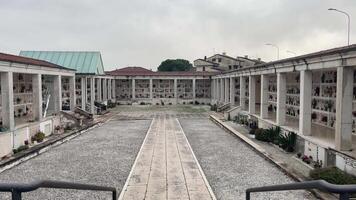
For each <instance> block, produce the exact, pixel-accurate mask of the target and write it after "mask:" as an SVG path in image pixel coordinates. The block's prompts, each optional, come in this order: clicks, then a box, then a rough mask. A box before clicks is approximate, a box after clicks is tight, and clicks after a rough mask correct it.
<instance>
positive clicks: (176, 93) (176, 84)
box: [173, 78, 178, 104]
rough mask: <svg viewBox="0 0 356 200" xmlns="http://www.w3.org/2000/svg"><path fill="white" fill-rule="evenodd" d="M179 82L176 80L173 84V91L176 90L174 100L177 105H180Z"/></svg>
mask: <svg viewBox="0 0 356 200" xmlns="http://www.w3.org/2000/svg"><path fill="white" fill-rule="evenodd" d="M177 87H178V80H177V79H176V78H175V79H174V83H173V90H174V99H175V103H176V104H178V89H177Z"/></svg>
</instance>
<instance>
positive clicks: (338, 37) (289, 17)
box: [0, 0, 356, 70]
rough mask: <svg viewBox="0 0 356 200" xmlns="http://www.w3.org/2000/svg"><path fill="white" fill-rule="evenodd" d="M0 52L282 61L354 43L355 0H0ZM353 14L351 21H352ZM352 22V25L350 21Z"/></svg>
mask: <svg viewBox="0 0 356 200" xmlns="http://www.w3.org/2000/svg"><path fill="white" fill-rule="evenodd" d="M0 2H1V4H0V18H1V20H0V30H1V31H0V48H1V52H5V53H12V54H18V53H19V51H20V50H76V51H93V50H94V51H101V53H102V56H103V61H104V65H105V69H106V70H110V69H115V68H122V67H126V66H142V67H145V68H148V69H156V67H157V66H158V65H159V64H160V63H161V61H163V60H165V59H167V58H172V59H173V58H184V59H188V60H190V61H191V62H192V61H193V60H195V59H197V58H203V57H204V56H205V55H206V56H210V55H213V54H214V53H222V52H226V53H227V54H228V55H230V56H233V57H235V56H244V55H249V56H250V57H253V58H257V57H260V58H262V60H264V61H271V60H275V59H276V50H275V49H274V48H273V47H270V46H266V45H265V44H266V43H273V44H276V45H278V46H279V47H280V57H281V58H286V57H290V56H292V54H290V53H287V52H286V51H287V50H289V51H293V52H296V53H297V55H301V54H305V53H310V52H313V51H318V50H323V49H327V48H333V47H338V46H344V45H346V44H347V23H346V17H345V16H344V15H342V14H340V13H337V12H333V11H328V10H327V9H328V8H329V7H334V8H338V9H340V10H344V11H347V12H348V13H350V15H351V19H352V20H353V21H352V20H351V43H354V42H355V41H356V23H355V22H356V0H268V1H267V0H243V1H242V0H105V1H103V0H60V1H58V0H0ZM352 17H354V18H352ZM353 25H355V26H353Z"/></svg>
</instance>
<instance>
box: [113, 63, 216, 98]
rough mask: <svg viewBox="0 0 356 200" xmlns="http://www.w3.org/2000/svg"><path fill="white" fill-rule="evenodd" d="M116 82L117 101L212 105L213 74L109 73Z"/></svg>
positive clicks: (134, 70) (130, 69)
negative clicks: (211, 84)
mask: <svg viewBox="0 0 356 200" xmlns="http://www.w3.org/2000/svg"><path fill="white" fill-rule="evenodd" d="M107 74H108V75H111V76H114V77H115V81H116V85H115V88H116V92H115V93H116V101H117V102H119V103H123V104H126V103H138V104H154V105H158V104H159V105H161V104H165V105H167V104H193V103H194V104H210V101H211V91H210V88H211V86H210V83H211V75H213V74H214V73H211V72H195V71H187V72H153V71H151V70H148V69H145V68H142V67H126V68H122V69H117V70H113V71H111V72H108V73H107Z"/></svg>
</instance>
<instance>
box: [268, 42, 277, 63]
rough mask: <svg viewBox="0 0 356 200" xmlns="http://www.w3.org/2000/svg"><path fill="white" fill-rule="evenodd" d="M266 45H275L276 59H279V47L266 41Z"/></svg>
mask: <svg viewBox="0 0 356 200" xmlns="http://www.w3.org/2000/svg"><path fill="white" fill-rule="evenodd" d="M266 45H267V46H272V47H275V48H276V49H277V60H279V47H278V46H277V45H275V44H270V43H267V44H266Z"/></svg>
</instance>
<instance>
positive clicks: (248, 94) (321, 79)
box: [212, 45, 356, 174]
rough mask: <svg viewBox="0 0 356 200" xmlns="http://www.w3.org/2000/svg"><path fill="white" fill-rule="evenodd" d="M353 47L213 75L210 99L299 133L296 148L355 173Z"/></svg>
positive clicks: (355, 55)
mask: <svg viewBox="0 0 356 200" xmlns="http://www.w3.org/2000/svg"><path fill="white" fill-rule="evenodd" d="M355 67H356V45H351V46H346V47H341V48H335V49H329V50H324V51H320V52H315V53H311V54H306V55H302V56H297V57H293V58H288V59H283V60H277V61H274V62H269V63H262V64H257V65H254V66H250V67H244V68H241V69H237V70H233V71H229V72H223V73H221V74H218V75H215V76H213V77H212V103H214V104H218V105H223V106H225V107H226V108H231V109H230V110H229V111H226V112H227V113H229V114H231V116H230V117H233V116H235V115H236V114H237V113H240V114H245V115H247V116H248V117H249V118H250V119H253V120H256V121H257V122H258V125H259V127H262V128H267V127H271V126H280V127H281V128H282V129H283V130H284V131H285V132H295V133H297V134H298V145H297V146H298V151H299V152H302V153H304V154H305V155H307V156H311V157H312V158H313V160H315V161H317V160H319V161H322V164H323V166H327V165H336V166H337V167H339V168H340V169H342V170H346V171H350V172H352V173H354V174H355V172H356V171H355V168H354V167H355V163H354V161H352V160H354V158H355V157H356V154H355V151H351V150H354V149H355V147H356V135H355V134H356V133H355V132H356V123H355V122H356V94H355V91H356V82H355V77H356V74H355Z"/></svg>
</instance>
